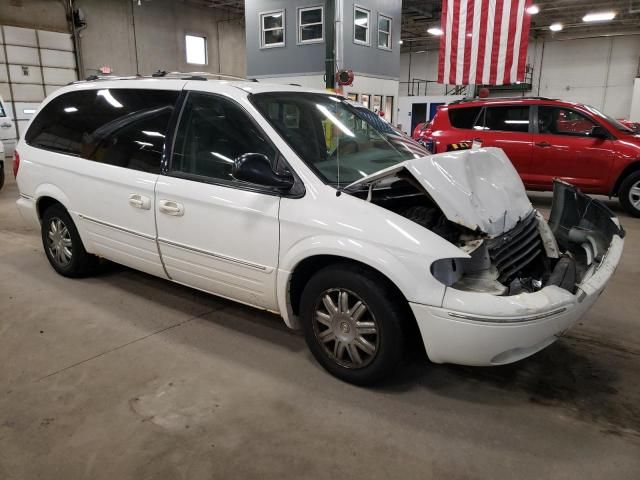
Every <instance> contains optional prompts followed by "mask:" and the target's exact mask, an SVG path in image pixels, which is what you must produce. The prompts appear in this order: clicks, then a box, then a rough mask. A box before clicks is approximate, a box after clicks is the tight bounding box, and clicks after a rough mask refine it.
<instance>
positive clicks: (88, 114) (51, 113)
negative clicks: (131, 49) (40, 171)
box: [25, 89, 178, 173]
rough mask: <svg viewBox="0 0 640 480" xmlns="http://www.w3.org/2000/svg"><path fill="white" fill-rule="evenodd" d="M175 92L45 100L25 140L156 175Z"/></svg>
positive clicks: (96, 93) (91, 93) (108, 92)
mask: <svg viewBox="0 0 640 480" xmlns="http://www.w3.org/2000/svg"><path fill="white" fill-rule="evenodd" d="M177 98H178V92H175V91H164V90H137V89H101V90H86V91H80V92H70V93H66V94H63V95H61V96H60V97H57V98H55V99H53V100H52V101H51V102H49V103H48V104H47V105H46V106H45V108H44V109H43V110H42V111H41V112H40V114H38V116H37V117H36V118H35V119H34V121H33V123H32V124H31V127H30V128H29V130H28V131H27V134H26V136H25V139H26V141H27V143H28V144H29V145H31V146H34V147H37V148H43V149H45V150H54V151H57V152H61V153H68V154H72V155H77V156H80V157H82V158H86V159H88V160H94V161H97V162H102V163H108V164H110V165H116V166H119V167H126V168H132V169H135V170H142V171H145V172H152V173H159V172H160V160H161V157H162V146H163V143H164V136H165V133H166V130H167V126H168V124H169V120H170V118H171V115H172V113H173V109H174V105H175V102H176V100H177Z"/></svg>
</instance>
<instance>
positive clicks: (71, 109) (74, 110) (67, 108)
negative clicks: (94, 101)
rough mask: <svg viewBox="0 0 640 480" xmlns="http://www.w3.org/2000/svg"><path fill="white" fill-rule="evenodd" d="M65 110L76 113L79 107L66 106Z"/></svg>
mask: <svg viewBox="0 0 640 480" xmlns="http://www.w3.org/2000/svg"><path fill="white" fill-rule="evenodd" d="M64 111H65V112H67V113H74V112H77V111H78V109H77V108H76V107H66V108H65V109H64Z"/></svg>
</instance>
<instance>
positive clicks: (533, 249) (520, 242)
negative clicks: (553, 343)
mask: <svg viewBox="0 0 640 480" xmlns="http://www.w3.org/2000/svg"><path fill="white" fill-rule="evenodd" d="M350 193H351V194H352V195H354V196H357V197H360V198H362V199H364V200H367V201H370V202H371V203H374V204H376V205H378V206H380V207H382V208H385V209H388V210H391V211H393V212H394V213H397V214H399V215H401V216H403V217H405V218H407V219H409V220H411V221H413V222H415V223H417V224H419V225H421V226H423V227H424V228H427V229H429V230H431V231H432V232H434V233H435V234H437V235H439V236H440V237H442V238H444V239H445V240H447V241H448V242H450V243H452V244H453V245H455V246H457V247H458V248H460V249H461V250H462V251H463V252H465V253H467V254H468V255H469V256H470V258H449V259H442V260H438V261H436V262H434V263H433V264H432V267H431V271H432V274H433V275H434V277H435V278H437V279H438V280H439V281H441V282H442V283H443V284H445V285H446V286H447V287H450V288H454V289H458V290H465V291H473V292H483V293H489V294H492V295H499V296H509V295H518V294H520V293H525V292H529V293H531V292H535V291H538V290H541V289H542V288H544V287H547V286H550V285H556V286H558V287H560V288H563V289H565V290H567V291H569V292H571V293H575V292H576V289H577V286H578V285H579V284H580V282H581V281H582V279H583V278H584V277H585V275H586V274H587V273H588V272H589V270H590V269H595V268H596V267H597V265H598V263H599V262H600V261H601V260H602V257H603V255H604V254H605V253H606V251H607V249H608V246H609V244H610V243H611V239H612V236H613V235H616V234H617V235H620V236H621V237H624V230H623V229H622V228H621V227H620V226H619V224H617V220H615V215H614V214H613V213H612V212H611V211H610V210H609V209H608V207H606V205H604V204H603V203H602V202H599V201H597V200H593V199H591V198H590V197H588V196H586V195H584V194H582V193H580V191H579V190H578V189H576V188H575V187H573V186H572V185H570V184H567V183H564V182H559V181H557V182H555V184H554V197H553V207H552V212H551V216H550V219H549V222H548V223H547V221H546V220H545V219H544V218H543V217H542V215H541V214H540V213H539V212H537V211H536V210H532V211H531V212H530V213H529V214H528V215H527V216H525V217H524V218H520V219H519V221H518V222H517V223H516V225H515V226H514V227H513V228H511V229H510V230H508V231H505V232H503V233H501V234H499V235H497V236H493V237H490V236H489V235H487V234H486V233H484V232H482V231H480V230H479V229H476V230H472V229H470V228H468V227H466V226H464V225H461V224H459V223H456V222H453V221H451V220H449V219H448V218H447V217H446V216H445V214H444V213H443V211H442V209H441V208H440V207H439V206H438V205H437V203H436V202H435V201H434V200H433V199H432V197H431V196H430V195H429V193H428V192H427V191H426V190H425V189H424V188H423V187H422V186H421V185H420V183H418V182H417V181H416V180H415V178H413V177H412V176H411V175H410V174H408V172H398V173H397V174H396V175H395V176H394V177H393V178H391V179H389V178H387V179H385V180H384V181H381V182H378V183H372V184H370V185H369V188H368V189H364V190H357V191H353V192H350ZM614 220H615V221H614Z"/></svg>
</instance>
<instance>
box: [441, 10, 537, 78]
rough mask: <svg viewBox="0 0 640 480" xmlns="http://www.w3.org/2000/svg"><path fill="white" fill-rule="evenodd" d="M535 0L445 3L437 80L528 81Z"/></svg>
mask: <svg viewBox="0 0 640 480" xmlns="http://www.w3.org/2000/svg"><path fill="white" fill-rule="evenodd" d="M531 2H532V0H443V2H442V31H443V32H444V34H443V35H442V37H441V39H440V60H439V65H438V82H440V83H448V84H451V85H469V84H477V85H504V84H509V83H516V82H517V81H522V80H524V74H525V62H526V58H527V45H528V44H529V26H530V24H531V15H529V14H528V13H527V12H526V9H527V7H529V6H531Z"/></svg>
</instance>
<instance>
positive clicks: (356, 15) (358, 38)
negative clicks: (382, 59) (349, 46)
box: [353, 7, 370, 45]
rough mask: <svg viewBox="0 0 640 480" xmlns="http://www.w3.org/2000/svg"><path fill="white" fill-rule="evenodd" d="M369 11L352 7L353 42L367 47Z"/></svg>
mask: <svg viewBox="0 0 640 480" xmlns="http://www.w3.org/2000/svg"><path fill="white" fill-rule="evenodd" d="M369 16H370V14H369V10H365V9H364V8H360V7H353V41H354V43H358V44H360V45H369Z"/></svg>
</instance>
